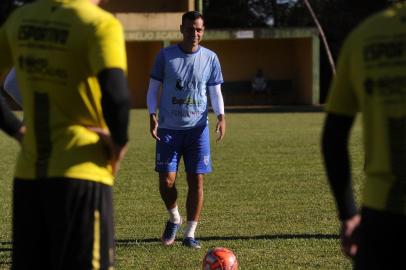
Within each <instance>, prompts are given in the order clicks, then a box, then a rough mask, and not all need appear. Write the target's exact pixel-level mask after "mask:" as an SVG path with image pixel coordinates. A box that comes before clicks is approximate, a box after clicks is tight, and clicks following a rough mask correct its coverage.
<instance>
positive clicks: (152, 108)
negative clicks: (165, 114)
mask: <svg viewBox="0 0 406 270" xmlns="http://www.w3.org/2000/svg"><path fill="white" fill-rule="evenodd" d="M161 84H162V83H161V82H160V81H158V80H155V79H152V78H151V79H150V80H149V86H148V92H147V106H148V112H149V126H150V133H151V136H152V137H153V138H154V139H156V140H158V141H159V140H160V139H159V137H158V119H157V116H156V110H157V107H158V96H159V89H160V87H161Z"/></svg>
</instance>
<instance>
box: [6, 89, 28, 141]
mask: <svg viewBox="0 0 406 270" xmlns="http://www.w3.org/2000/svg"><path fill="white" fill-rule="evenodd" d="M0 129H1V130H3V131H4V132H5V133H7V134H8V135H9V136H11V137H13V138H14V139H16V140H17V141H19V142H21V140H22V137H23V136H24V133H25V127H24V125H23V122H22V121H21V120H20V119H18V118H17V117H16V116H15V115H14V113H13V112H12V111H11V110H10V108H9V107H8V105H7V104H6V102H5V100H4V97H3V95H2V94H1V93H0Z"/></svg>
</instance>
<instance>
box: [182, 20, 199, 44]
mask: <svg viewBox="0 0 406 270" xmlns="http://www.w3.org/2000/svg"><path fill="white" fill-rule="evenodd" d="M180 32H181V33H182V34H183V42H185V43H187V44H190V45H192V46H197V45H198V44H199V43H200V41H201V40H202V37H203V33H204V25H203V20H202V18H198V19H196V20H194V21H191V20H185V21H184V22H183V24H182V25H181V26H180Z"/></svg>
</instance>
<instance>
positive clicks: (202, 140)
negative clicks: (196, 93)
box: [155, 125, 211, 174]
mask: <svg viewBox="0 0 406 270" xmlns="http://www.w3.org/2000/svg"><path fill="white" fill-rule="evenodd" d="M158 137H159V138H160V139H161V140H160V141H157V143H156V156H155V171H157V172H177V171H178V167H179V162H180V159H181V158H182V156H183V162H184V164H185V171H186V172H188V173H199V174H200V173H202V174H205V173H209V172H211V157H210V134H209V128H208V126H207V125H204V126H201V127H196V128H192V129H186V130H173V129H165V128H159V129H158Z"/></svg>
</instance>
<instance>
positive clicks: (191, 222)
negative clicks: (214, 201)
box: [183, 173, 203, 248]
mask: <svg viewBox="0 0 406 270" xmlns="http://www.w3.org/2000/svg"><path fill="white" fill-rule="evenodd" d="M187 183H188V193H187V198H186V211H187V226H186V230H185V233H184V239H183V244H184V245H185V246H188V247H191V248H200V244H199V242H198V241H196V240H195V231H196V227H197V223H198V221H199V219H200V212H201V211H202V207H203V174H198V173H187Z"/></svg>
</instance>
